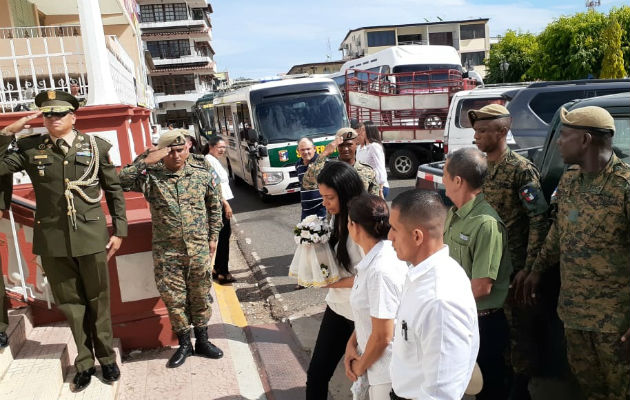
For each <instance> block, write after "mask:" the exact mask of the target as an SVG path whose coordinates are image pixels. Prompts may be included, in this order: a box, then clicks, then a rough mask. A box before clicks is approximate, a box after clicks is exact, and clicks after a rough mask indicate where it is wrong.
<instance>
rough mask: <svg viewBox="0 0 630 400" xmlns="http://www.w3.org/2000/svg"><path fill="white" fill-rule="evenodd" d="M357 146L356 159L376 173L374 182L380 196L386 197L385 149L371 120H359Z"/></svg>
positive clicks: (387, 190) (387, 186)
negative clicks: (378, 188)
mask: <svg viewBox="0 0 630 400" xmlns="http://www.w3.org/2000/svg"><path fill="white" fill-rule="evenodd" d="M357 134H358V135H359V136H358V138H357V139H358V140H359V147H357V161H359V162H362V163H363V164H367V165H369V166H370V167H372V169H373V170H374V172H375V174H376V182H377V183H378V185H379V187H380V191H381V197H382V198H384V199H386V198H387V195H388V194H389V182H387V170H386V169H385V151H384V150H383V144H382V141H381V134H380V132H379V131H378V128H377V127H376V125H374V123H373V122H372V121H365V122H359V127H358V128H357Z"/></svg>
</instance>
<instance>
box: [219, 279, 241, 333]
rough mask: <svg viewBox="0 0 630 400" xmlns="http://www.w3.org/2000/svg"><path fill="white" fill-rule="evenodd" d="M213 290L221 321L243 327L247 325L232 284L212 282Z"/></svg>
mask: <svg viewBox="0 0 630 400" xmlns="http://www.w3.org/2000/svg"><path fill="white" fill-rule="evenodd" d="M212 286H213V287H214V292H215V293H216V295H217V303H218V304H219V311H220V312H221V317H222V319H223V322H225V323H226V324H231V325H234V326H238V327H239V328H243V327H245V326H247V319H245V314H243V309H242V308H241V303H239V301H238V297H236V291H234V287H233V286H232V285H218V284H216V283H215V284H213V285H212Z"/></svg>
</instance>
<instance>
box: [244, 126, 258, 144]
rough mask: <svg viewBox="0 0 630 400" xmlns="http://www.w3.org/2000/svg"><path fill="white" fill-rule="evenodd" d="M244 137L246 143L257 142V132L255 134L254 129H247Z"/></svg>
mask: <svg viewBox="0 0 630 400" xmlns="http://www.w3.org/2000/svg"><path fill="white" fill-rule="evenodd" d="M245 136H246V139H247V141H248V142H252V143H253V142H256V141H257V140H258V132H256V129H254V128H249V129H248V130H247V131H245Z"/></svg>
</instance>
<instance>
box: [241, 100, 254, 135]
mask: <svg viewBox="0 0 630 400" xmlns="http://www.w3.org/2000/svg"><path fill="white" fill-rule="evenodd" d="M238 121H239V124H238V126H239V133H240V135H241V136H242V137H244V136H245V134H246V133H247V130H248V129H249V128H251V126H252V124H251V122H250V120H249V107H247V104H245V103H241V104H239V106H238Z"/></svg>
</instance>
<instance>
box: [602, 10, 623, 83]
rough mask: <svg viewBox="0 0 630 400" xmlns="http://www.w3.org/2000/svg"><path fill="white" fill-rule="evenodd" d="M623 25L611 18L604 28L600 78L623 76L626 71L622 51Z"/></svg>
mask: <svg viewBox="0 0 630 400" xmlns="http://www.w3.org/2000/svg"><path fill="white" fill-rule="evenodd" d="M621 34H622V31H621V25H619V22H617V20H616V19H614V18H611V19H610V21H609V23H608V26H607V27H606V29H604V33H603V35H602V40H603V44H604V59H603V61H602V72H601V73H600V75H599V77H600V78H623V77H624V76H626V71H625V69H624V68H623V52H622V51H621Z"/></svg>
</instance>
